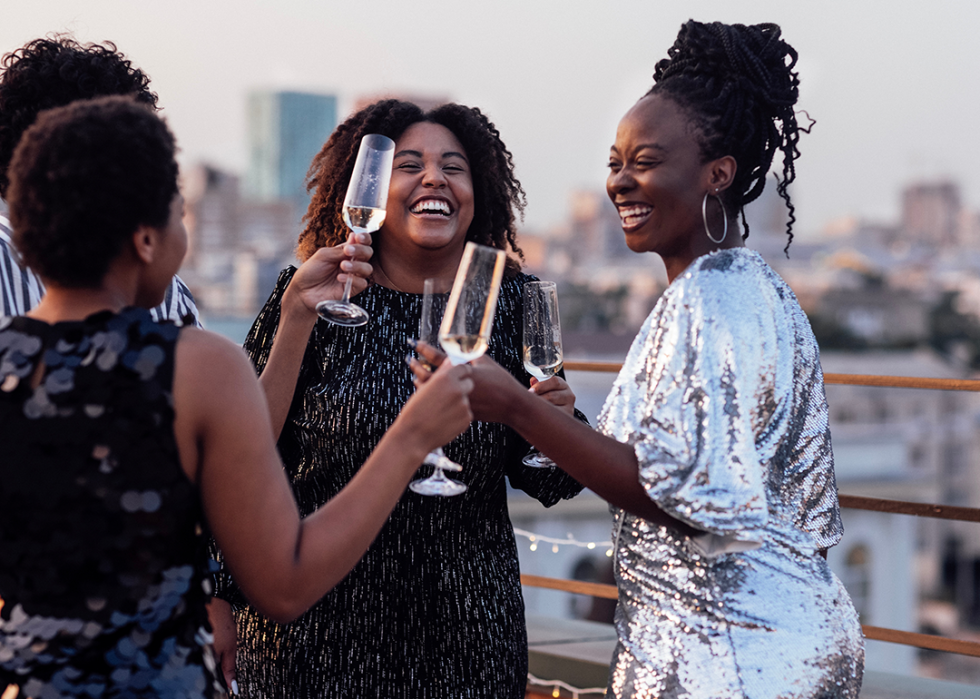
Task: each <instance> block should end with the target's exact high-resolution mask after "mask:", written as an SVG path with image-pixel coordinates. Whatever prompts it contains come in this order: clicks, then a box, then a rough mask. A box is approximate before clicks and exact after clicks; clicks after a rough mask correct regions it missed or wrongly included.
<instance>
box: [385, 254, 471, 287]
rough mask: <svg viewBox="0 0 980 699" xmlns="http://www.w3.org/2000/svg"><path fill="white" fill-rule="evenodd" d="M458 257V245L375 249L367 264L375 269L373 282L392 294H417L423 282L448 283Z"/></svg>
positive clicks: (450, 280) (451, 279) (457, 264)
mask: <svg viewBox="0 0 980 699" xmlns="http://www.w3.org/2000/svg"><path fill="white" fill-rule="evenodd" d="M462 257H463V246H462V245H459V246H451V247H449V246H447V248H441V249H438V250H427V249H422V248H413V249H411V250H402V249H394V248H391V247H385V246H384V245H376V246H375V256H374V259H373V260H372V261H371V262H372V264H373V265H374V267H375V274H374V281H375V282H377V283H379V284H381V285H382V286H386V287H388V288H390V289H394V290H395V291H405V292H408V293H412V294H421V293H422V291H423V287H424V285H425V280H426V279H440V280H443V281H446V282H449V283H451V282H452V281H453V279H455V277H456V269H457V268H458V267H459V261H460V259H462Z"/></svg>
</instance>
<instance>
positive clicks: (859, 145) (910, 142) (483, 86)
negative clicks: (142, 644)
mask: <svg viewBox="0 0 980 699" xmlns="http://www.w3.org/2000/svg"><path fill="white" fill-rule="evenodd" d="M691 17H693V18H695V19H698V20H701V21H713V20H722V21H726V22H741V23H748V24H751V23H757V22H776V23H778V24H780V25H781V26H782V28H783V35H784V37H785V38H786V39H787V40H788V41H789V42H790V43H791V44H792V45H794V46H795V47H796V48H797V50H798V51H799V53H800V64H799V70H800V75H801V80H802V88H801V93H802V94H801V100H800V104H799V108H801V109H806V110H807V111H808V112H809V113H810V114H811V115H812V116H813V117H814V118H815V119H816V120H817V126H816V127H815V128H814V130H813V133H812V134H811V135H810V136H804V137H803V139H802V140H801V144H800V148H801V150H802V152H803V157H802V159H801V160H800V161H799V163H798V180H797V185H798V186H797V187H796V190H795V193H794V197H795V200H796V203H797V205H798V217H799V221H800V228H801V230H802V232H804V233H813V232H816V231H819V230H821V229H822V228H823V227H824V226H825V225H826V223H827V222H828V221H830V220H832V219H835V218H838V217H842V216H848V215H855V216H860V217H864V218H869V219H879V220H892V219H895V218H896V217H897V215H898V202H899V192H900V190H901V188H902V187H903V186H904V185H906V184H907V183H909V182H911V181H914V180H918V179H937V178H940V177H949V178H954V179H955V180H957V181H959V183H960V184H961V186H962V192H963V198H964V200H965V201H966V203H967V204H968V205H969V206H971V207H973V208H980V167H977V163H978V160H980V129H978V128H977V125H976V122H977V117H978V115H980V3H977V2H973V1H971V0H962V1H959V2H954V1H951V0H950V1H944V0H929V1H928V2H924V1H922V0H916V1H914V2H913V1H909V0H890V1H885V0H877V1H875V2H867V1H862V0H842V1H841V0H821V1H820V2H806V3H804V2H802V1H799V2H788V1H787V0H723V1H713V0H693V1H683V2H682V1H680V0H674V1H673V2H663V1H661V0H602V1H600V0H591V1H586V0H492V1H491V2H477V1H475V0H429V1H427V2H420V1H418V0H416V1H415V2H405V1H404V0H390V1H385V0H354V1H352V0H347V1H345V2H334V1H331V0H275V2H273V1H272V0H262V1H260V0H234V1H232V0H167V1H166V2H149V1H145V0H88V1H87V2H80V1H75V2H72V1H69V0H38V1H36V2H30V1H28V0H0V52H3V53H6V52H8V51H11V50H13V49H15V48H17V47H18V46H20V45H22V44H23V43H25V42H26V41H28V40H30V39H32V38H34V37H37V36H40V35H44V34H46V33H48V32H52V31H70V32H73V33H74V34H75V35H76V37H77V38H78V39H80V40H82V41H102V40H105V39H110V40H112V41H114V42H116V44H117V45H118V46H119V48H120V49H121V50H122V51H123V52H125V53H126V54H127V55H129V56H130V57H131V58H132V59H133V61H134V63H135V64H136V65H138V66H139V67H141V68H143V69H144V70H145V71H146V72H147V73H148V74H149V75H150V77H151V79H152V84H153V88H154V89H155V90H156V92H157V93H158V94H159V96H160V102H161V105H162V106H163V108H164V114H165V115H166V116H167V118H168V119H169V121H170V124H171V127H172V128H173V129H174V131H175V133H176V134H177V138H178V140H179V142H180V144H181V147H182V149H183V156H182V158H183V161H184V162H185V163H192V162H197V161H208V162H211V163H214V164H216V165H218V166H221V167H225V168H227V169H231V170H235V171H239V172H241V171H243V170H244V167H245V161H246V149H245V144H244V134H245V119H244V105H245V96H246V94H247V93H248V91H249V90H250V89H253V88H268V87H282V88H289V89H303V90H314V91H327V92H332V93H335V94H337V95H338V96H339V97H340V99H341V108H342V110H344V109H346V108H347V107H348V106H349V105H350V104H351V103H352V101H353V100H354V99H355V98H357V97H359V96H362V95H365V94H367V95H374V94H377V93H381V92H386V91H395V92H404V93H410V94H419V95H439V96H445V97H448V98H450V99H452V100H454V101H458V102H462V103H464V104H470V105H475V106H478V107H480V108H481V109H483V110H484V111H485V112H487V113H488V114H489V115H490V117H491V119H492V120H493V121H494V122H495V123H496V124H497V126H498V128H499V129H500V132H501V135H502V136H503V138H504V141H505V142H506V143H507V145H508V146H509V147H510V149H511V151H512V152H513V153H514V157H515V160H516V163H517V169H518V175H519V176H520V178H521V180H522V182H523V183H524V187H525V189H526V190H527V193H528V200H529V205H528V210H527V219H526V222H527V225H528V226H529V227H533V228H537V229H546V228H548V227H549V226H552V225H554V224H556V223H559V222H560V221H561V220H562V219H563V218H564V216H565V212H566V209H567V202H568V196H569V192H570V191H571V190H573V189H575V188H592V189H601V188H602V187H603V186H604V180H605V163H606V158H607V155H608V152H609V146H610V144H611V143H612V140H613V137H614V135H615V128H616V123H617V122H618V120H619V118H620V116H622V114H623V113H624V112H625V111H626V109H628V108H629V106H630V105H631V104H632V103H633V102H634V101H635V100H636V99H638V98H639V97H640V96H641V95H642V94H643V92H645V90H646V89H647V88H648V87H649V85H650V83H651V78H650V76H651V74H652V73H653V66H654V64H655V63H656V61H657V60H659V59H660V58H662V57H664V56H665V55H666V51H667V49H668V47H669V46H670V45H671V44H672V43H673V40H674V37H675V36H676V34H677V30H678V28H679V26H680V24H681V23H682V22H683V21H685V20H686V19H688V18H691Z"/></svg>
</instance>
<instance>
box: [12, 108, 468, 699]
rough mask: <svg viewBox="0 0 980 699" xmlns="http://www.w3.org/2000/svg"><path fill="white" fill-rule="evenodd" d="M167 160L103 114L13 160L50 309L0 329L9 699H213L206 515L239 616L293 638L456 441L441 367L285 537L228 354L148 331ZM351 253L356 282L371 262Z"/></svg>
mask: <svg viewBox="0 0 980 699" xmlns="http://www.w3.org/2000/svg"><path fill="white" fill-rule="evenodd" d="M174 151H175V144H174V141H173V136H172V135H171V134H170V132H169V131H168V130H167V127H166V126H165V125H164V123H163V122H162V121H161V120H160V119H159V118H158V117H157V116H155V115H154V114H153V113H152V112H151V111H149V110H148V109H147V108H145V107H143V106H140V105H137V104H136V103H135V102H133V101H131V100H130V99H128V98H124V97H111V98H105V99H101V100H95V101H91V102H76V103H74V104H73V105H70V106H68V107H62V108H59V109H56V110H52V111H49V112H45V113H44V114H42V115H41V116H40V117H39V118H38V120H37V122H36V123H35V124H34V125H33V126H32V127H31V128H30V129H29V130H28V131H27V133H26V134H25V136H24V137H23V139H22V140H21V142H20V145H19V146H18V148H17V150H16V152H15V154H14V158H13V163H12V165H11V168H10V175H11V186H10V189H9V190H8V191H9V194H10V198H9V203H10V211H11V218H12V220H13V222H14V223H15V225H16V233H15V243H16V244H17V246H18V248H19V249H20V251H21V252H22V253H23V255H24V257H25V259H26V261H27V262H28V263H29V264H30V266H31V268H32V269H34V270H36V271H37V273H38V274H39V275H40V276H41V278H42V279H43V281H44V285H45V287H46V294H45V296H44V298H43V299H42V301H41V302H40V304H39V305H38V306H36V307H35V308H34V309H33V310H32V311H31V312H30V313H29V315H27V316H19V317H0V443H2V444H3V459H2V462H0V598H2V599H0V691H2V693H3V696H4V697H8V696H18V697H21V699H24V698H26V697H33V698H34V699H42V698H43V699H58V698H60V697H89V698H92V697H103V696H105V697H132V698H133V699H143V698H147V699H149V698H158V699H163V698H166V699H178V698H179V699H194V698H197V699H205V698H206V697H208V698H210V697H213V696H214V695H215V692H216V691H217V690H218V689H219V686H218V685H217V684H216V683H215V678H214V676H213V674H212V671H213V670H214V667H215V665H214V659H213V656H212V654H211V648H210V640H211V639H210V633H209V629H208V624H207V612H206V608H205V603H206V599H207V596H208V593H209V591H210V587H211V579H210V576H209V571H208V567H207V549H206V537H205V536H204V533H203V528H204V521H205V515H206V519H207V522H208V524H209V525H210V528H211V531H212V532H213V534H214V536H215V538H216V539H217V541H218V542H219V543H220V544H221V546H222V547H223V550H224V552H225V554H226V557H227V561H228V565H229V566H230V567H231V568H232V570H234V571H235V574H236V579H237V580H239V581H240V583H241V586H242V589H243V590H244V592H245V594H247V595H248V597H249V599H251V600H252V601H253V602H254V603H255V604H256V606H257V607H258V608H260V609H262V610H263V612H264V613H265V614H267V615H269V616H270V617H272V618H276V619H279V620H281V621H288V620H290V619H294V618H296V617H297V616H298V615H299V614H301V613H302V612H303V611H304V610H305V609H307V608H308V607H309V606H310V605H311V604H313V603H314V602H316V600H317V599H319V598H320V597H321V596H322V595H323V594H324V592H326V591H327V590H328V589H329V588H330V587H331V586H332V585H333V584H334V583H336V582H337V580H339V579H340V578H341V577H343V576H344V575H345V574H346V572H347V571H348V570H349V569H350V568H351V567H352V566H353V565H354V564H355V563H356V561H357V559H358V558H359V556H360V555H361V554H362V553H363V551H364V550H365V549H366V548H367V546H368V544H369V543H370V542H371V540H372V539H373V538H374V536H375V535H376V534H377V532H378V530H379V529H380V528H381V526H382V525H383V524H384V522H385V520H386V518H387V514H388V512H390V510H391V508H392V507H393V506H394V504H395V503H396V502H397V500H398V498H399V497H400V496H401V493H402V492H403V490H404V489H405V486H406V484H407V483H408V481H409V479H410V478H411V477H412V475H413V474H414V472H415V470H416V469H417V468H418V465H419V464H420V463H421V462H422V459H423V457H424V456H425V454H426V453H427V452H428V450H429V449H431V448H433V447H436V446H438V445H440V444H442V443H443V442H445V441H446V440H448V439H452V438H453V437H454V436H456V435H457V434H459V433H460V432H461V431H462V430H463V429H465V428H466V427H467V426H468V425H469V422H470V418H471V414H470V411H469V406H468V403H467V400H466V394H467V393H468V391H469V389H470V388H471V387H472V382H471V381H469V380H468V379H467V378H465V377H466V376H467V375H468V374H469V373H470V368H469V367H468V366H465V367H454V371H453V372H446V373H443V374H442V376H441V378H442V386H441V387H440V388H438V389H437V390H436V391H434V392H430V391H428V386H425V387H422V388H420V389H419V390H418V391H417V392H416V393H415V394H414V395H413V398H412V401H411V402H410V403H409V404H408V405H407V406H406V407H405V410H404V411H403V412H402V414H401V415H400V416H399V417H398V419H397V420H396V421H395V423H394V424H393V425H392V427H391V429H389V430H388V432H387V434H386V435H385V437H384V438H383V439H382V440H381V442H380V443H379V444H378V447H377V449H376V450H375V452H374V454H372V455H371V456H370V457H369V458H368V460H367V462H366V463H365V465H364V467H363V468H361V470H360V472H359V473H358V475H357V477H356V478H354V479H353V480H352V481H351V483H350V486H349V487H347V488H345V489H344V491H343V493H340V494H339V495H338V497H337V498H335V499H334V500H332V501H331V502H330V503H327V504H325V505H324V506H323V507H321V508H320V509H319V510H318V511H317V512H316V513H315V514H310V513H309V510H308V509H307V512H306V514H309V516H308V517H307V518H306V519H304V520H301V519H300V517H299V513H298V511H297V507H296V503H295V501H294V499H293V496H292V493H291V492H290V489H289V484H288V482H287V480H286V478H284V477H283V472H282V466H281V463H280V461H279V459H278V457H277V455H276V451H275V445H274V442H273V438H272V429H271V426H270V421H269V414H268V408H267V403H266V400H265V398H264V396H263V394H262V390H261V388H260V387H259V385H258V382H257V381H256V380H255V375H254V372H253V370H252V367H251V365H250V363H249V361H248V359H247V358H246V357H245V355H244V354H243V352H242V351H241V349H240V348H238V347H235V346H234V345H233V344H232V343H230V342H228V341H227V340H225V339H223V338H221V337H220V336H218V335H215V334H212V333H208V332H205V331H203V330H199V329H197V328H193V327H185V328H178V327H176V326H175V325H173V324H172V323H170V322H165V323H155V322H153V320H152V318H151V316H150V313H149V311H148V310H147V309H149V308H151V307H153V306H155V305H157V304H159V303H160V300H161V299H162V298H163V295H164V292H165V291H166V289H167V288H168V287H169V285H170V280H171V278H172V277H173V275H174V273H175V272H176V271H177V268H178V267H179V265H180V262H181V260H182V259H183V257H184V253H185V252H186V250H187V232H186V231H185V230H184V226H183V223H182V209H183V199H182V198H181V196H180V194H179V193H178V191H177V163H176V161H175V160H174ZM352 252H353V253H354V257H355V258H356V259H357V262H356V263H354V264H353V265H348V266H349V267H350V268H351V269H352V271H353V272H354V273H355V274H360V275H362V276H363V275H366V274H368V273H369V272H370V265H369V264H368V263H367V262H366V261H365V260H366V258H367V257H368V256H369V254H370V249H369V248H368V247H366V246H361V245H358V246H353V250H352ZM323 257H329V255H327V254H325V255H323ZM340 259H341V256H340V255H337V256H335V257H333V262H332V267H333V270H334V273H333V275H332V280H333V281H332V283H331V284H330V286H332V287H334V293H335V294H337V295H339V293H340V292H339V289H340V288H341V287H342V286H343V282H344V281H345V277H346V275H338V274H337V269H336V268H337V264H338V262H339V260H340ZM327 266H329V265H328V264H327V262H326V261H324V267H327ZM338 277H339V278H338ZM359 286H360V287H361V288H363V286H364V281H363V279H362V280H361V281H360V282H359ZM457 369H458V370H459V371H455V370H457ZM304 509H306V508H304ZM4 688H7V689H6V690H4Z"/></svg>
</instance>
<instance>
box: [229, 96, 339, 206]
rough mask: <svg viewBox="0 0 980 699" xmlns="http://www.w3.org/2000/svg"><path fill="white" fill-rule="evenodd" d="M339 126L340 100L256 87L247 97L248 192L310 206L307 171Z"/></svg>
mask: <svg viewBox="0 0 980 699" xmlns="http://www.w3.org/2000/svg"><path fill="white" fill-rule="evenodd" d="M336 126H337V98H336V96H334V95H318V94H311V93H305V92H280V91H256V92H253V93H251V94H250V95H249V97H248V145H249V163H248V173H247V175H246V178H245V196H246V197H247V198H249V199H253V200H258V201H272V200H276V199H280V200H281V199H289V200H292V201H294V202H297V203H300V207H299V210H301V211H303V210H305V209H306V205H305V202H306V201H307V200H308V197H307V193H306V173H307V171H308V170H309V169H310V163H311V161H312V160H313V156H315V155H316V154H317V153H318V152H319V151H320V148H321V147H322V146H323V144H324V143H325V142H326V140H327V138H328V137H329V136H330V133H331V132H332V131H333V130H334V127H336Z"/></svg>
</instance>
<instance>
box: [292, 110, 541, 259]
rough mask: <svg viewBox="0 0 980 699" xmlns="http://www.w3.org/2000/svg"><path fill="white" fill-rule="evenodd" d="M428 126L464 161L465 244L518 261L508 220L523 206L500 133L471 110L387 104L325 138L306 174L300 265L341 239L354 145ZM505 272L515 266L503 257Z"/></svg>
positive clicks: (358, 116)
mask: <svg viewBox="0 0 980 699" xmlns="http://www.w3.org/2000/svg"><path fill="white" fill-rule="evenodd" d="M419 122H430V123H433V124H439V125H441V126H444V127H445V128H447V129H449V130H450V131H451V132H452V133H453V135H454V136H455V137H456V138H457V139H459V142H460V144H462V146H463V149H464V150H465V151H466V156H467V158H468V159H469V161H470V172H471V173H472V177H473V199H474V213H473V222H472V223H471V224H470V227H469V230H468V231H467V232H466V240H467V241H473V242H475V243H479V244H480V245H487V246H489V247H494V248H497V249H500V250H507V249H508V247H509V248H510V250H511V251H512V252H513V253H514V254H515V255H517V257H519V258H520V259H521V260H523V259H524V253H523V252H522V251H521V249H520V247H518V245H517V222H516V219H515V212H517V213H518V214H519V215H520V216H521V217H522V218H523V215H524V206H525V204H526V198H525V194H524V189H523V188H522V187H521V183H520V182H519V181H518V180H517V177H516V176H515V174H514V160H513V156H512V155H511V153H510V151H509V150H507V147H506V146H505V145H504V143H503V141H501V140H500V132H498V131H497V129H496V127H495V126H494V125H493V124H492V123H491V122H490V120H489V119H487V117H486V115H484V114H483V113H482V112H481V111H480V110H479V109H477V108H476V107H465V106H463V105H460V104H444V105H442V106H439V107H436V108H435V109H432V110H430V111H428V112H423V111H422V110H421V109H420V108H419V107H418V106H417V105H415V104H412V103H411V102H402V101H400V100H394V99H388V100H381V101H379V102H375V103H374V104H371V105H369V106H367V107H365V108H364V109H362V110H360V111H359V112H357V113H356V114H354V115H352V116H351V117H349V118H348V119H347V120H346V121H345V122H344V123H342V124H341V125H340V126H338V127H337V128H336V129H335V130H334V132H333V133H332V134H331V135H330V138H329V139H328V140H327V142H326V144H324V146H323V148H322V149H321V150H320V152H319V153H318V154H317V155H316V157H315V158H314V159H313V163H312V165H310V170H309V173H308V174H307V190H309V191H312V192H313V197H312V199H311V200H310V206H309V208H308V209H307V212H306V216H305V217H304V218H303V220H304V222H305V224H306V225H305V228H304V230H303V232H302V233H301V234H300V236H299V243H298V245H297V248H296V254H297V257H299V259H300V260H304V261H305V260H306V259H308V258H309V257H310V256H311V255H312V254H313V253H314V252H316V251H317V249H318V248H321V247H330V246H333V245H339V244H340V243H342V242H344V240H346V239H347V235H348V232H349V231H348V229H347V226H346V224H345V223H344V220H343V211H342V206H343V202H344V197H345V195H346V193H347V185H348V183H349V182H350V178H351V175H352V174H353V172H354V161H355V160H356V158H357V148H358V145H359V144H360V142H361V137H363V136H364V135H365V134H369V133H377V134H382V135H384V136H387V137H388V138H390V139H392V140H398V138H399V137H400V136H401V135H402V134H403V133H405V131H406V130H407V129H408V127H410V126H411V125H413V124H417V123H419ZM508 262H509V268H510V269H511V271H517V268H518V267H519V265H518V263H517V262H516V261H514V260H513V259H512V258H510V257H508Z"/></svg>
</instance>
